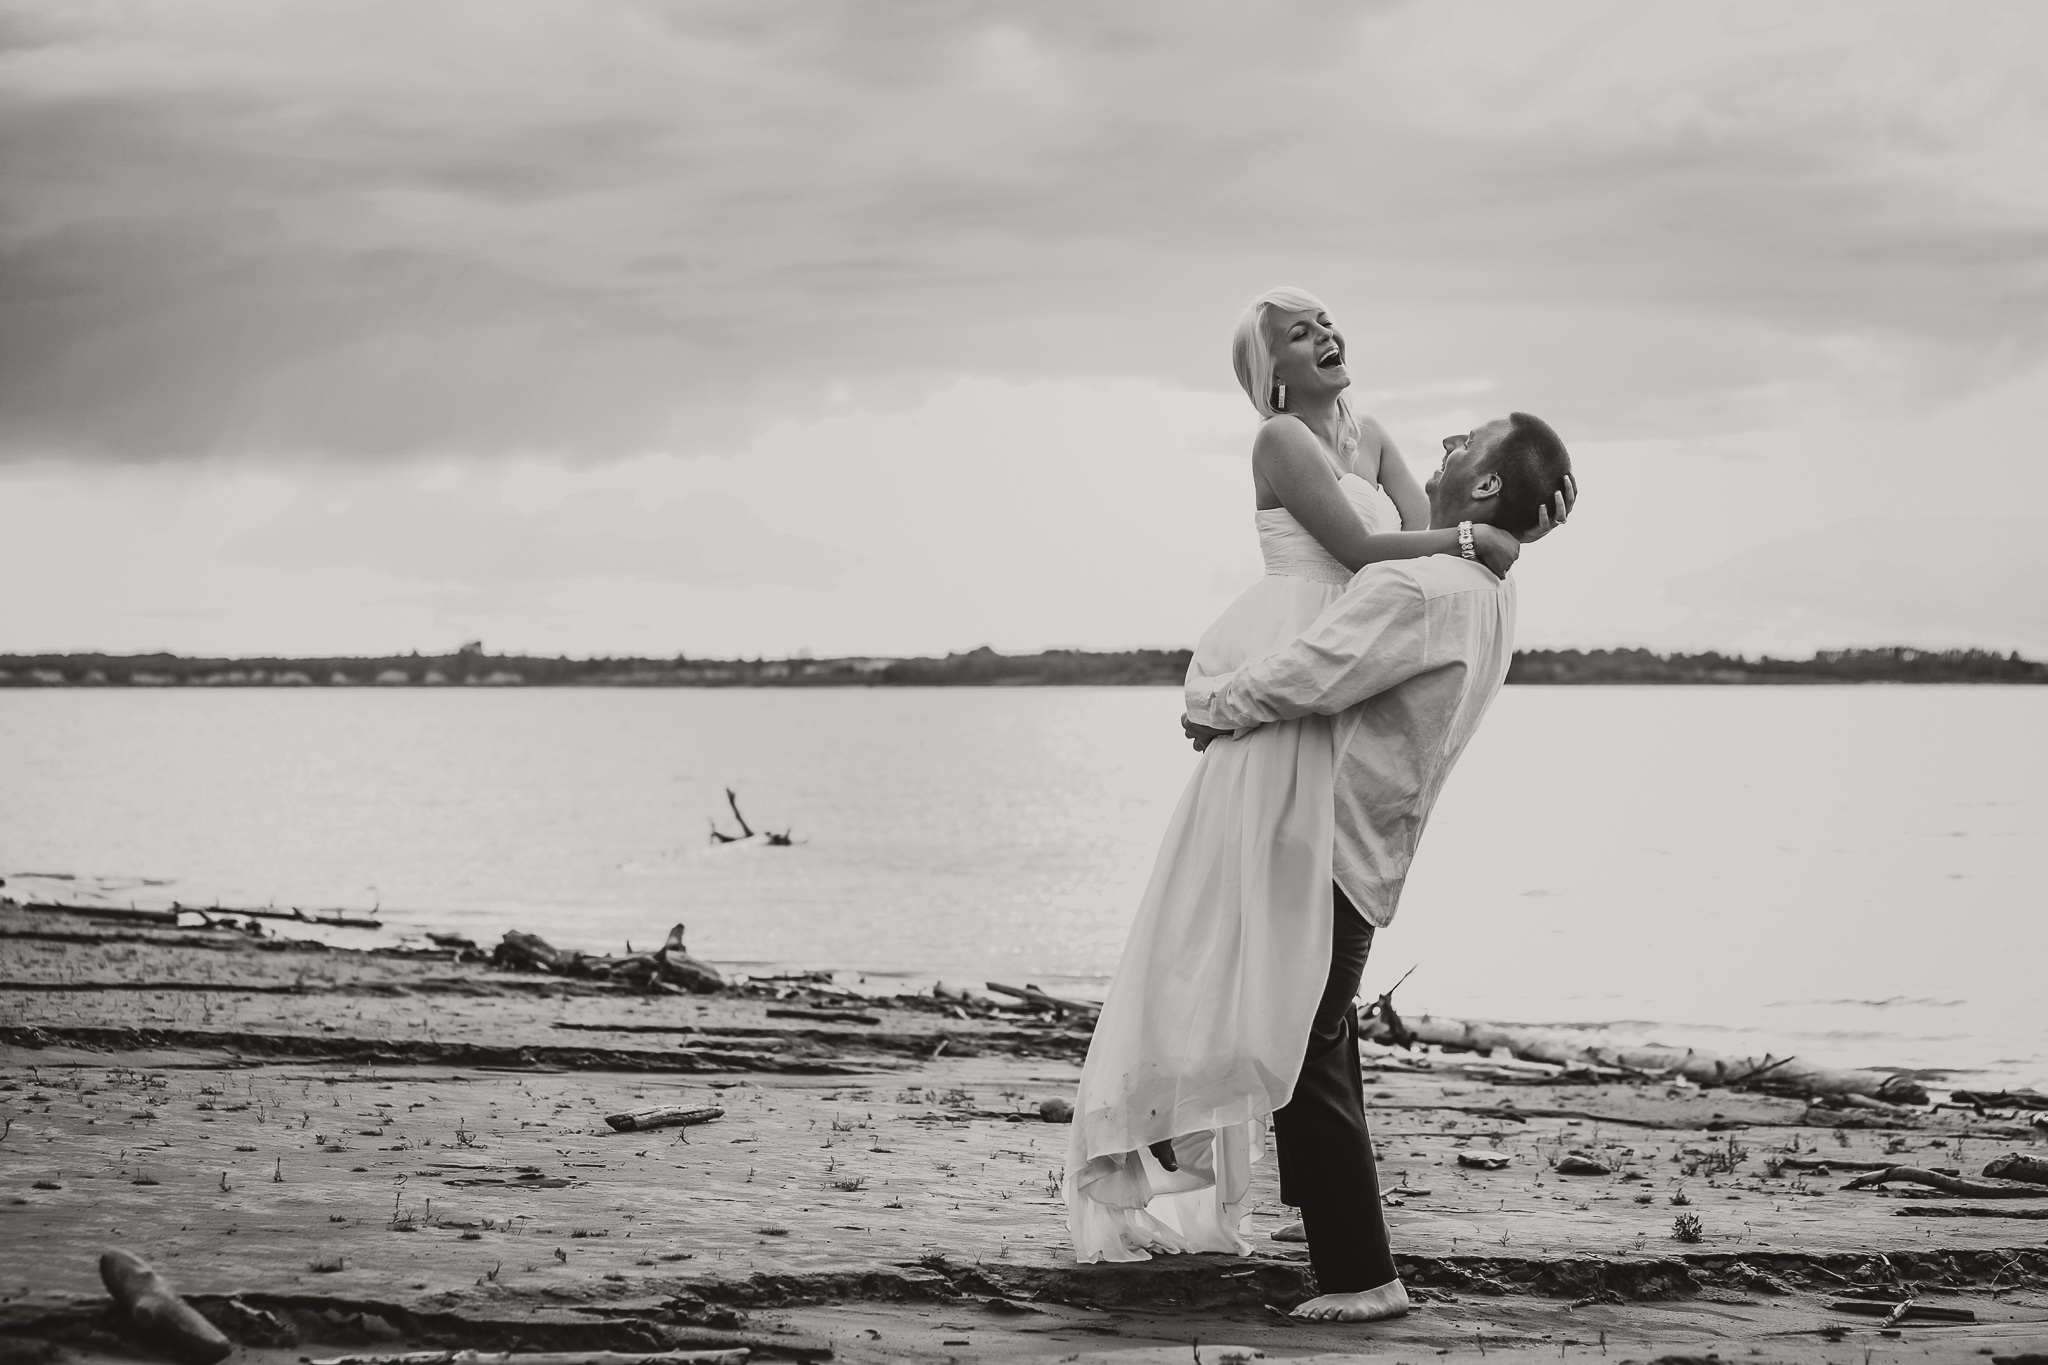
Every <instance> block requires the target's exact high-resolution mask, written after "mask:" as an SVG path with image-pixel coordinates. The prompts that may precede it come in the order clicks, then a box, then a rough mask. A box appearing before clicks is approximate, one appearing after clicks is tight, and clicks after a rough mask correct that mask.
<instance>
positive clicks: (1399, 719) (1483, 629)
mask: <svg viewBox="0 0 2048 1365" xmlns="http://www.w3.org/2000/svg"><path fill="white" fill-rule="evenodd" d="M1427 491H1428V493H1429V512H1430V525H1431V526H1433V527H1450V526H1458V527H1460V528H1461V529H1462V528H1463V527H1464V526H1465V525H1466V524H1467V523H1470V524H1472V525H1477V524H1480V523H1486V524H1489V525H1492V526H1497V527H1499V528H1500V529H1501V530H1503V531H1507V532H1509V533H1510V534H1513V535H1517V536H1519V535H1521V534H1522V533H1523V532H1525V531H1529V530H1531V529H1533V528H1534V527H1535V526H1536V525H1537V520H1538V517H1539V515H1541V514H1547V513H1548V512H1549V510H1550V508H1551V507H1552V505H1553V503H1554V504H1555V507H1556V511H1557V518H1556V519H1557V520H1558V521H1559V522H1562V521H1563V520H1564V519H1565V516H1566V515H1568V514H1569V511H1570V508H1571V503H1572V501H1573V500H1574V499H1575V498H1576V497H1577V489H1576V488H1575V487H1574V486H1573V484H1572V481H1571V457H1570V456H1569V455H1567V454H1566V452H1565V448H1564V443H1563V442H1562V441H1560V440H1559V439H1558V437H1557V433H1556V432H1554V431H1552V430H1551V429H1550V427H1549V426H1548V425H1546V424H1545V423H1544V422H1543V421H1542V420H1541V419H1539V418H1535V417H1531V416H1530V415H1529V414H1527V413H1524V412H1517V413H1513V414H1511V415H1510V416H1507V417H1503V418H1500V419H1498V420H1496V421H1492V422H1488V423H1486V424H1485V425H1484V426H1482V427H1480V428H1478V429H1477V430H1475V431H1473V432H1471V433H1470V434H1469V435H1465V436H1454V437H1451V438H1450V439H1448V440H1446V441H1445V442H1444V460H1443V465H1442V467H1441V468H1439V469H1438V470H1437V472H1436V473H1435V474H1434V475H1433V476H1432V477H1431V478H1430V480H1429V482H1428V484H1427ZM1461 540H1463V542H1464V543H1465V546H1466V549H1465V552H1464V554H1465V557H1464V558H1455V557H1452V556H1450V555H1434V556H1431V557H1429V558H1425V559H1395V560H1386V561H1383V562H1381V563H1377V564H1371V565H1368V566H1367V567H1366V568H1365V569H1364V570H1363V571H1361V572H1360V573H1359V574H1358V575H1357V576H1356V577H1354V578H1353V579H1352V580H1351V584H1350V586H1349V587H1347V588H1346V589H1345V590H1344V595H1343V596H1342V597H1340V598H1338V599H1337V600H1336V601H1335V602H1333V603H1331V605H1330V606H1329V608H1328V609H1327V610H1326V611H1324V612H1323V614H1322V615H1321V616H1320V617H1318V618H1317V619H1316V621H1315V623H1314V624H1313V625H1311V626H1310V627H1309V628H1308V629H1307V630H1306V631H1305V632H1303V633H1302V634H1301V635H1300V636H1299V637H1297V638H1296V639H1295V640H1294V641H1293V642H1292V643H1290V644H1287V645H1284V646H1282V647H1281V648H1280V649H1279V650H1277V651H1275V652H1274V653H1272V654H1269V655H1266V656H1265V657H1264V658H1261V659H1258V660H1256V661H1254V662H1252V663H1249V664H1246V665H1245V666H1244V667H1243V668H1240V669H1238V670H1237V671H1236V672H1234V673H1231V674H1228V675H1226V676H1225V677H1222V678H1218V679H1210V680H1206V681H1205V682H1202V683H1200V684H1193V685H1190V686H1189V688H1188V692H1187V708H1188V710H1187V716H1186V717H1185V719H1184V720H1183V721H1182V726H1183V728H1184V730H1185V731H1186V733H1187V735H1188V737H1189V738H1191V739H1193V740H1194V741H1195V747H1196V748H1197V749H1201V748H1206V747H1207V746H1208V745H1209V743H1210V742H1211V741H1213V740H1217V739H1227V738H1228V737H1229V736H1230V735H1231V734H1232V733H1233V732H1235V731H1242V730H1243V729H1245V728H1247V727H1250V726H1256V725H1261V724H1264V723H1267V722H1270V721H1282V720H1292V719H1294V718H1295V717H1297V716H1305V715H1310V714H1315V715H1325V716H1333V717H1335V723H1334V725H1333V726H1332V730H1333V733H1334V736H1335V739H1336V744H1337V768H1336V785H1337V791H1336V797H1337V839H1336V847H1335V850H1334V873H1335V877H1336V886H1335V888H1334V889H1333V895H1334V899H1335V902H1336V914H1335V916H1334V926H1333V939H1334V941H1333V943H1332V945H1331V955H1330V974H1329V979H1328V980H1327V982H1325V984H1324V986H1323V992H1322V1000H1321V1003H1320V1004H1318V1005H1317V1007H1316V1015H1315V1023H1314V1024H1313V1026H1312V1027H1311V1029H1310V1032H1309V1039H1308V1052H1307V1056H1306V1057H1305V1059H1304V1060H1303V1062H1302V1068H1301V1075H1300V1078H1299V1079H1298V1080H1297V1081H1296V1083H1295V1087H1294V1094H1293V1097H1292V1098H1291V1099H1290V1100H1289V1101H1288V1103H1287V1104H1286V1106H1285V1107H1284V1108H1281V1109H1279V1110H1277V1111H1275V1113H1274V1115H1273V1137H1274V1142H1275V1145H1276V1146H1277V1147H1278V1148H1279V1157H1280V1198H1281V1199H1282V1200H1283V1201H1284V1202H1286V1203H1288V1204H1291V1205H1294V1206H1295V1207H1297V1208H1299V1209H1300V1210H1301V1219H1302V1224H1303V1228H1304V1230H1305V1231H1306V1233H1307V1235H1308V1251H1309V1264H1310V1266H1311V1267H1312V1268H1313V1269H1314V1271H1315V1275H1316V1285H1317V1288H1318V1289H1319V1290H1320V1291H1321V1293H1320V1297H1317V1298H1314V1299H1311V1300H1309V1301H1308V1302H1307V1303H1304V1304H1302V1305H1301V1306H1300V1307H1298V1308H1296V1309H1295V1310H1294V1311H1295V1315H1296V1316H1297V1317H1308V1318H1322V1319H1335V1320H1341V1321H1347V1322H1367V1321H1371V1320H1372V1319H1374V1318H1385V1317H1394V1316H1397V1315H1398V1314H1401V1313H1405V1312H1407V1311H1408V1292H1407V1290H1405V1289H1404V1288H1402V1286H1401V1281H1400V1279H1399V1277H1398V1276H1397V1275H1396V1274H1395V1271H1394V1258H1393V1254H1392V1252H1391V1250H1390V1249H1389V1247H1388V1243H1387V1225H1386V1220H1385V1219H1384V1217H1383V1216H1382V1215H1381V1212H1380V1190H1379V1175H1378V1172H1377V1171H1376V1170H1375V1168H1374V1165H1373V1156H1372V1138H1371V1135H1370V1134H1369V1133H1368V1132H1367V1131H1366V1125H1365V1088H1364V1085H1363V1083H1362V1081H1361V1079H1360V1076H1359V1057H1358V1031H1357V1018H1356V1015H1355V1013H1354V1010H1353V1004H1354V1001H1355V998H1356V997H1357V994H1358V983H1359V978H1360V975H1361V974H1362V972H1363V971H1364V969H1365V957H1366V953H1367V951H1368V950H1369V949H1370V948H1371V947H1372V935H1373V930H1374V929H1375V928H1380V927H1384V926H1385V925H1386V924H1387V923H1388V922H1389V921H1391V920H1392V919H1393V918H1394V909H1395V906H1396V904H1397V903H1398V902H1399V900H1400V897H1401V884H1402V882H1403V881H1404V880H1405V879H1406V877H1407V875H1408V864H1409V862H1410V860H1411V859H1413V858H1414V856H1415V845H1416V842H1417V841H1418V840H1419V839H1420V838H1421V836H1422V829H1423V825H1424V824H1425V823H1426V822H1427V820H1428V818H1429V808H1430V806H1431V804H1432V803H1434V802H1435V800H1436V797H1437V793H1438V792H1439V791H1441V790H1442V789H1443V784H1444V779H1445V778H1446V777H1448V776H1449V775H1450V771H1451V765H1452V764H1453V763H1455V762H1457V760H1458V755H1459V753H1460V752H1462V751H1463V749H1464V747H1465V744H1466V742H1467V741H1468V740H1470V739H1471V738H1472V734H1473V732H1474V731H1475V730H1477V729H1478V728H1479V720H1480V718H1481V717H1482V716H1484V715H1485V714H1486V708H1487V705H1488V704H1489V703H1491V702H1492V701H1493V698H1494V694H1495V693H1497V692H1499V691H1500V686H1501V683H1502V682H1504V681H1505V680H1506V678H1507V672H1508V661H1509V660H1510V659H1511V658H1512V657H1513V655H1514V649H1515V585H1514V584H1513V583H1511V582H1509V581H1507V580H1506V579H1501V578H1495V577H1494V576H1493V574H1492V573H1491V572H1490V571H1489V570H1487V569H1485V568H1483V567H1482V566H1481V565H1480V564H1479V563H1478V562H1477V561H1476V560H1474V559H1472V558H1471V557H1470V556H1471V554H1472V551H1471V549H1470V540H1471V538H1470V536H1469V535H1466V536H1463V537H1461ZM1303 985H1304V987H1306V986H1307V985H1308V983H1303Z"/></svg>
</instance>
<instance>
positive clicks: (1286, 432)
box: [1252, 412, 1322, 459]
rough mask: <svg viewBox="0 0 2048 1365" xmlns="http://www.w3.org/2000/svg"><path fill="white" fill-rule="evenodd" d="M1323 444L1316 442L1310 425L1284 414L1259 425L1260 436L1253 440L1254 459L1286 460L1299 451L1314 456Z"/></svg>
mask: <svg viewBox="0 0 2048 1365" xmlns="http://www.w3.org/2000/svg"><path fill="white" fill-rule="evenodd" d="M1321 449H1322V443H1321V442H1319V441H1317V440H1316V435H1315V433H1314V432H1312V431H1310V430H1309V429H1308V424H1307V423H1306V422H1304V421H1302V420H1301V419H1300V418H1299V417H1296V416H1295V415H1294V414H1293V413H1290V412H1283V413H1281V414H1279V415H1278V416H1276V417H1268V418H1267V419H1266V420H1265V421H1263V422H1261V423H1260V424H1259V434H1258V435H1257V436H1256V437H1254V438H1253V439H1252V458H1253V459H1257V458H1259V457H1260V456H1262V455H1263V456H1266V457H1268V458H1274V457H1279V458H1286V457H1287V456H1289V455H1292V454H1293V453H1295V452H1297V451H1302V452H1306V453H1308V454H1311V455H1314V454H1318V453H1320V451H1321Z"/></svg>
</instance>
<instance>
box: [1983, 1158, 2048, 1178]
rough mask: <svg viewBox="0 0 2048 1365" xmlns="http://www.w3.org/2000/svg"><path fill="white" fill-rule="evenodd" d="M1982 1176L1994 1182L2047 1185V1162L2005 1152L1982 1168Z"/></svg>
mask: <svg viewBox="0 0 2048 1365" xmlns="http://www.w3.org/2000/svg"><path fill="white" fill-rule="evenodd" d="M1984 1174H1986V1175H1988V1176H1990V1177H1991V1178H1992V1179H1994V1180H2024V1181H2027V1182H2028V1183H2029V1184H2034V1185H2048V1160H2044V1159H2043V1158H2041V1157H2038V1156H2021V1155H2020V1154H2019V1153H2018V1152H2007V1153H2006V1154H2005V1155H2004V1156H2001V1157H1996V1158H1994V1159H1993V1160H1992V1161H1991V1163H1990V1164H1989V1165H1987V1166H1986V1167H1985V1168H1984Z"/></svg>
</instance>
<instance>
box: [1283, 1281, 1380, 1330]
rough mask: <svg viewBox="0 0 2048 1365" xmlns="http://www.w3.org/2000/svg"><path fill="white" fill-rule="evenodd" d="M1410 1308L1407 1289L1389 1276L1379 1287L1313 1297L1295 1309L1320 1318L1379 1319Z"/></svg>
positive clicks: (1296, 1312)
mask: <svg viewBox="0 0 2048 1365" xmlns="http://www.w3.org/2000/svg"><path fill="white" fill-rule="evenodd" d="M1407 1311H1408V1291H1407V1290H1406V1289H1404V1288H1402V1287H1401V1282H1400V1281H1399V1280H1389V1281H1388V1282H1387V1283H1385V1284H1383V1285H1381V1286H1380V1287H1379V1288H1377V1289H1366V1290H1361V1291H1360V1292H1358V1293H1356V1294H1324V1295H1322V1296H1321V1297H1320V1298H1314V1299H1310V1300H1309V1301H1308V1302H1307V1303H1304V1304H1302V1305H1300V1306H1299V1307H1297V1308H1296V1309H1295V1310H1294V1316H1295V1317H1297V1318H1312V1319H1315V1320H1316V1321H1319V1322H1378V1321H1380V1320H1381V1319H1382V1318H1398V1317H1400V1316H1401V1315H1402V1314H1403V1313H1406V1312H1407Z"/></svg>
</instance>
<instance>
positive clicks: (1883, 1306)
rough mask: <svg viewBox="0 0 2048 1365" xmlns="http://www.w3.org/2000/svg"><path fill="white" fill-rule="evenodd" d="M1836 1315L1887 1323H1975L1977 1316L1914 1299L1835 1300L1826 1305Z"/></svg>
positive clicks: (1963, 1309) (1961, 1309)
mask: <svg viewBox="0 0 2048 1365" xmlns="http://www.w3.org/2000/svg"><path fill="white" fill-rule="evenodd" d="M1828 1308H1829V1309H1830V1310H1831V1311H1833V1312H1836V1313H1859V1314H1861V1315H1863V1316H1864V1317H1868V1318H1883V1319H1885V1320H1886V1321H1887V1322H1975V1321H1976V1320H1977V1315H1976V1314H1975V1313H1973V1312H1971V1311H1970V1310H1969V1309H1967V1308H1936V1307H1934V1306H1933V1305H1931V1304H1924V1303H1920V1302H1918V1301H1917V1300H1914V1299H1906V1300H1904V1301H1903V1302H1901V1301H1899V1300H1896V1299H1893V1300H1889V1301H1887V1300H1883V1299H1836V1300H1835V1301H1834V1302H1833V1303H1831V1304H1829V1305H1828Z"/></svg>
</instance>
